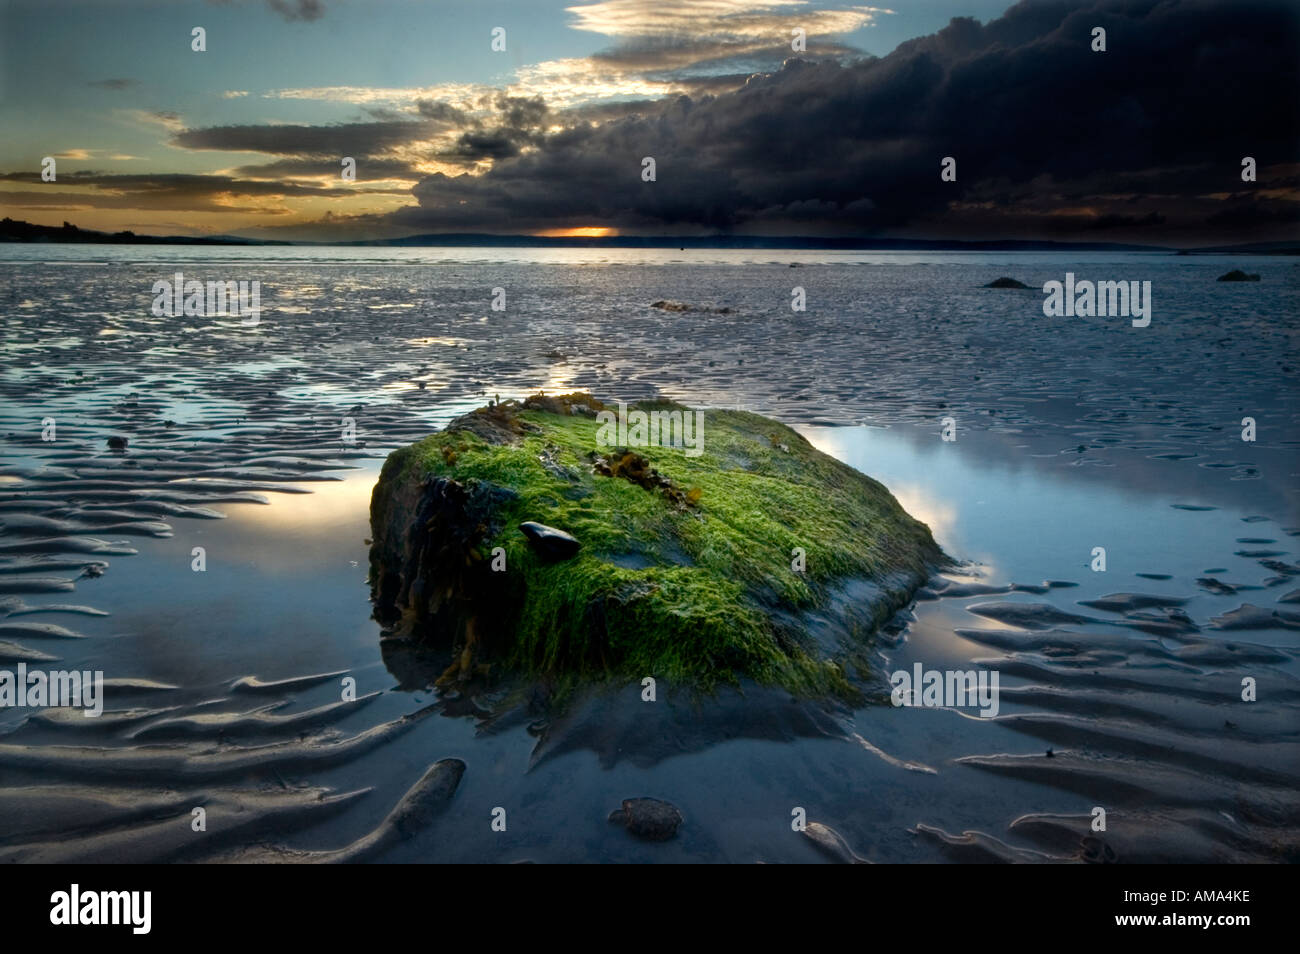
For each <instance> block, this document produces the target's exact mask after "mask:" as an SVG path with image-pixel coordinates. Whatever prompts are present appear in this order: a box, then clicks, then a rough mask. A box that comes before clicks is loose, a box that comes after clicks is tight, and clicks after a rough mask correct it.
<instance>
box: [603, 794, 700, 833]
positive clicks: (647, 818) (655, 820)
mask: <svg viewBox="0 0 1300 954" xmlns="http://www.w3.org/2000/svg"><path fill="white" fill-rule="evenodd" d="M609 820H610V822H612V823H615V824H619V825H623V826H625V827H626V828H627V830H628V831H629V832H631V833H632V834H633V835H635V836H636V837H638V838H642V839H644V840H646V841H667V840H668V839H670V838H672V837H673V836H674V835H676V834H677V829H678V828H679V827H681V824H682V821H683V820H684V819H683V818H682V813H681V812H680V811H678V810H677V806H676V805H674V804H672V803H671V802H665V801H663V800H662V799H658V798H625V799H623V807H622V808H619V809H615V810H614V811H612V812H610V814H609Z"/></svg>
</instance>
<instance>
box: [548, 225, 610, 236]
mask: <svg viewBox="0 0 1300 954" xmlns="http://www.w3.org/2000/svg"><path fill="white" fill-rule="evenodd" d="M533 234H534V235H536V236H537V237H538V238H609V237H610V236H612V235H617V234H618V229H615V228H606V227H605V226H603V225H584V226H580V227H578V228H572V229H544V230H543V231H541V232H534V233H533Z"/></svg>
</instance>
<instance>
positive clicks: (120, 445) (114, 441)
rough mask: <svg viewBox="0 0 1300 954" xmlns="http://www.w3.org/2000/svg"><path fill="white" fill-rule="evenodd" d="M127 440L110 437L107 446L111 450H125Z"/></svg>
mask: <svg viewBox="0 0 1300 954" xmlns="http://www.w3.org/2000/svg"><path fill="white" fill-rule="evenodd" d="M126 445H127V439H126V438H125V437H110V438H109V439H108V446H109V447H110V448H112V449H113V450H126Z"/></svg>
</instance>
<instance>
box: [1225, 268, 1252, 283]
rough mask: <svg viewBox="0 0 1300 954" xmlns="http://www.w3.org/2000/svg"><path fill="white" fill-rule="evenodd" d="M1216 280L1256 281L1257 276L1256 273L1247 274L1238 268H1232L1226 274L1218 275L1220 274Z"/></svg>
mask: <svg viewBox="0 0 1300 954" xmlns="http://www.w3.org/2000/svg"><path fill="white" fill-rule="evenodd" d="M1217 281H1221V282H1257V281H1259V276H1258V275H1247V274H1246V273H1245V272H1243V271H1242V270H1241V269H1240V268H1234V269H1233V270H1232V271H1230V272H1228V273H1227V274H1226V275H1220V276H1219V277H1218V279H1217Z"/></svg>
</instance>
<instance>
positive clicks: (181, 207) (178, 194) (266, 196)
mask: <svg viewBox="0 0 1300 954" xmlns="http://www.w3.org/2000/svg"><path fill="white" fill-rule="evenodd" d="M337 175H338V174H337V172H335V173H334V176H335V178H334V180H331V182H332V184H330V185H326V184H324V183H315V182H292V181H262V180H257V179H243V178H237V177H234V176H221V175H190V174H181V173H174V174H165V175H144V174H132V175H116V174H112V173H105V172H77V173H66V174H65V173H60V174H59V178H58V180H57V183H51V184H48V185H44V184H42V183H41V178H40V174H39V173H35V172H11V173H6V174H4V175H0V182H13V183H19V184H30V185H33V186H36V189H35V190H34V191H22V190H20V189H14V190H3V191H0V200H3V204H5V205H12V206H24V207H29V208H45V207H48V204H49V203H51V202H59V203H62V204H63V205H64V206H65V207H75V208H83V209H139V210H142V211H143V210H149V211H159V210H171V211H186V212H224V213H229V212H239V213H243V214H249V215H268V216H279V215H287V214H289V213H290V212H291V211H292V210H291V209H289V208H288V207H287V206H285V205H284V204H283V201H284V200H285V199H309V198H315V199H322V198H323V199H347V198H351V197H354V196H356V195H357V194H372V195H404V194H405V193H406V190H405V189H400V188H390V189H384V188H366V187H363V186H358V185H356V184H355V183H349V184H347V186H346V187H340V186H339V185H338V184H337Z"/></svg>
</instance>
